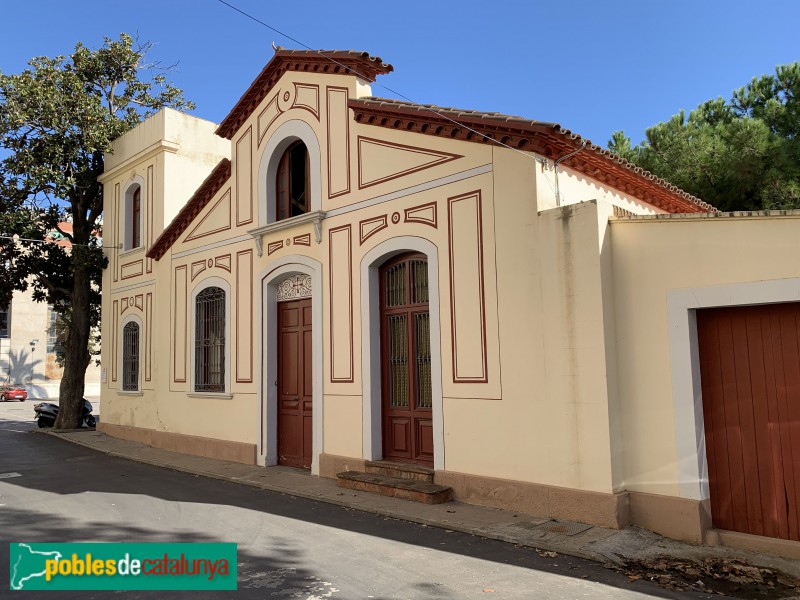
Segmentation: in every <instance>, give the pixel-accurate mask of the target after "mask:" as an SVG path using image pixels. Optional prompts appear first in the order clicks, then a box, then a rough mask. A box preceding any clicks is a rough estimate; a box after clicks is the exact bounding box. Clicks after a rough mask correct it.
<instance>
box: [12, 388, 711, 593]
mask: <svg viewBox="0 0 800 600" xmlns="http://www.w3.org/2000/svg"><path fill="white" fill-rule="evenodd" d="M32 404H33V403H32V402H26V403H19V404H16V403H13V404H12V403H7V404H0V475H2V474H3V473H8V472H16V473H19V474H20V476H19V477H12V478H8V479H2V478H0V597H12V598H26V597H38V596H39V595H42V594H43V593H42V592H10V591H8V590H9V574H8V570H7V565H9V546H8V543H9V542H69V541H76V542H134V541H135V542H236V543H237V544H238V552H239V555H238V557H239V584H238V585H239V589H238V590H237V591H236V592H125V593H121V592H84V591H82V592H60V593H59V594H58V597H59V598H76V599H77V598H80V599H87V598H107V597H111V596H117V595H120V594H121V595H123V596H124V597H125V598H173V597H180V598H189V597H195V596H198V595H199V596H201V597H202V598H204V599H205V598H258V599H269V598H280V599H283V598H298V599H302V600H316V599H321V598H332V599H342V600H356V599H362V598H363V599H370V598H374V599H390V598H391V599H406V598H414V599H425V600H428V599H430V600H446V599H472V598H482V599H487V598H497V599H501V598H503V599H505V598H520V599H534V598H548V599H562V598H563V599H567V598H569V599H575V598H581V599H584V598H620V599H624V600H627V599H637V598H651V597H658V598H687V597H694V598H701V597H708V596H701V595H691V594H676V593H672V592H667V591H665V590H663V589H661V588H659V587H657V586H656V585H655V584H652V583H650V582H645V581H641V580H639V581H635V582H631V581H629V580H628V578H627V577H625V576H622V575H619V574H617V573H614V572H611V571H607V570H605V569H604V568H602V567H601V566H599V565H597V564H596V563H593V562H590V561H583V560H579V559H574V558H569V557H564V556H556V557H552V556H546V555H545V556H540V554H539V553H537V552H536V551H535V550H532V549H529V548H517V547H514V546H513V545H511V544H505V543H502V542H497V541H493V540H485V539H482V538H478V537H474V536H469V535H464V534H460V533H455V532H448V531H446V530H442V529H436V528H430V527H424V526H421V525H416V524H411V523H406V522H403V521H397V520H394V519H385V518H383V517H377V516H375V515H370V514H366V513H362V512H359V511H354V510H349V509H344V508H340V507H336V506H332V505H328V504H324V503H319V502H314V501H310V500H305V499H300V498H293V497H290V496H285V495H281V494H275V493H270V492H266V491H261V490H257V489H253V488H249V487H245V486H239V485H236V484H232V483H227V482H223V481H217V480H211V479H205V478H202V477H196V476H192V475H188V474H185V473H178V472H174V471H169V470H166V469H160V468H157V467H152V466H149V465H143V464H139V463H135V462H131V461H127V460H124V459H117V458H113V457H109V456H107V455H103V454H99V453H96V452H94V451H91V450H88V449H86V448H83V447H81V446H75V445H72V444H70V443H68V442H65V441H63V440H60V439H57V438H54V437H51V436H47V435H43V434H40V433H37V432H36V425H35V423H34V422H33V421H32V419H31V417H32V414H33V407H32ZM20 418H22V419H24V420H14V419H20ZM45 594H46V593H45ZM43 597H52V594H51V595H49V596H47V595H46V596H43Z"/></svg>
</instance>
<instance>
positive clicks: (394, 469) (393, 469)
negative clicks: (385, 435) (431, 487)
mask: <svg viewBox="0 0 800 600" xmlns="http://www.w3.org/2000/svg"><path fill="white" fill-rule="evenodd" d="M365 468H366V472H367V473H373V474H375V475H383V476H384V477H397V478H398V479H413V480H415V481H424V482H426V483H433V469H431V468H430V467H423V466H422V465H414V464H410V463H398V462H391V461H388V460H368V461H367V462H366V463H365Z"/></svg>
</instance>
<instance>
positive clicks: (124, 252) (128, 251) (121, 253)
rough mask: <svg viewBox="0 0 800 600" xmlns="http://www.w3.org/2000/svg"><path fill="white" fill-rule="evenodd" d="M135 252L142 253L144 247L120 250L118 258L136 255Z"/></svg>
mask: <svg viewBox="0 0 800 600" xmlns="http://www.w3.org/2000/svg"><path fill="white" fill-rule="evenodd" d="M137 252H144V246H137V247H136V248H128V249H127V250H123V249H120V251H119V256H120V257H123V256H128V255H131V254H136V253H137Z"/></svg>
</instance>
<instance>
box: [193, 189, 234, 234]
mask: <svg viewBox="0 0 800 600" xmlns="http://www.w3.org/2000/svg"><path fill="white" fill-rule="evenodd" d="M230 228H231V190H230V188H228V189H227V190H226V191H225V193H224V194H222V196H221V197H220V198H219V200H217V201H216V202H214V203H213V204H212V205H211V207H210V208H209V209H208V210H207V211H206V212H205V214H204V215H203V216H202V217H201V218H200V220H199V221H198V222H197V224H196V225H195V226H194V227H193V228H191V229H190V230H189V235H187V236H186V237H185V238H184V240H183V241H184V242H190V241H192V240H196V239H199V238H202V237H205V236H207V235H211V234H214V233H219V232H221V231H227V230H228V229H230Z"/></svg>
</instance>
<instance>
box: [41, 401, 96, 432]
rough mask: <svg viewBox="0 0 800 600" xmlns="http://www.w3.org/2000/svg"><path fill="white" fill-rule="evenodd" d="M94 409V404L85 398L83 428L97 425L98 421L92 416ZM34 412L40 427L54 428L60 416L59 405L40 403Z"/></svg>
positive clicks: (82, 418) (82, 416)
mask: <svg viewBox="0 0 800 600" xmlns="http://www.w3.org/2000/svg"><path fill="white" fill-rule="evenodd" d="M93 408H94V407H93V406H92V403H91V402H89V401H88V400H87V399H86V398H84V399H83V413H82V415H81V424H82V426H83V427H94V426H95V425H97V421H96V419H95V418H94V415H93V414H92V410H93ZM33 412H34V413H35V416H34V417H33V418H34V419H36V423H37V424H38V425H39V427H52V426H53V425H55V423H56V417H57V416H58V404H53V403H52V402H40V403H39V404H36V405H34V407H33Z"/></svg>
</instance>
